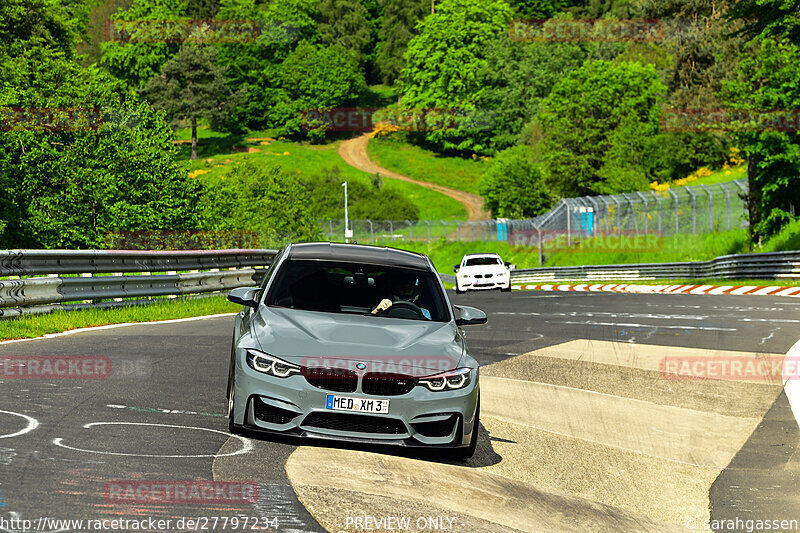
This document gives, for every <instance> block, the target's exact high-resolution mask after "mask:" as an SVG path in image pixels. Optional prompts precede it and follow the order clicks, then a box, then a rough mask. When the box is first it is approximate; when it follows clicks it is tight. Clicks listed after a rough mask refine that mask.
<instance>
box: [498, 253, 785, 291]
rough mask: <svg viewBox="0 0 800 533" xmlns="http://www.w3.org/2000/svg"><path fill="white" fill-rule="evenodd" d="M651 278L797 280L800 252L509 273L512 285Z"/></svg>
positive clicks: (542, 269) (540, 269)
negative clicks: (684, 261)
mask: <svg viewBox="0 0 800 533" xmlns="http://www.w3.org/2000/svg"><path fill="white" fill-rule="evenodd" d="M654 279H787V280H800V251H790V252H770V253H761V254H739V255H725V256H722V257H717V258H716V259H712V260H710V261H696V262H686V263H649V264H637V265H587V266H576V267H550V268H547V267H545V268H529V269H519V270H513V271H512V272H511V282H512V284H517V285H519V284H525V283H541V282H551V281H604V280H619V281H635V280H654Z"/></svg>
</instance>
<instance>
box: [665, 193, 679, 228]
mask: <svg viewBox="0 0 800 533" xmlns="http://www.w3.org/2000/svg"><path fill="white" fill-rule="evenodd" d="M667 192H669V194H670V195H671V196H672V202H673V204H674V207H675V235H677V234H678V233H680V229H679V226H678V195H677V194H675V191H673V190H672V189H667Z"/></svg>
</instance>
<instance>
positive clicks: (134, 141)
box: [0, 0, 197, 248]
mask: <svg viewBox="0 0 800 533" xmlns="http://www.w3.org/2000/svg"><path fill="white" fill-rule="evenodd" d="M65 5H66V4H62V3H61V2H58V1H49V0H45V1H36V2H33V1H28V0H21V1H17V0H13V1H12V2H4V3H2V4H0V40H2V46H0V80H3V82H2V89H0V109H2V110H4V112H3V116H4V118H5V119H7V120H9V126H10V128H9V129H7V130H6V131H0V212H1V213H2V217H1V218H2V219H3V222H4V224H0V225H4V226H5V227H4V229H3V231H2V232H1V233H0V246H2V247H7V248H11V247H26V248H42V247H44V248H50V247H63V248H76V247H77V248H83V247H98V246H101V245H103V243H104V242H105V236H106V234H107V233H108V232H112V231H126V230H134V229H189V228H193V227H195V222H196V220H195V215H194V211H193V206H194V205H195V203H196V201H197V188H196V186H195V185H194V184H193V183H192V182H190V181H189V180H188V179H187V176H186V169H185V168H184V167H183V166H182V165H180V164H178V163H177V162H176V161H175V148H174V146H173V144H172V139H173V133H172V131H171V129H170V128H169V126H168V125H167V124H166V122H165V121H164V119H163V116H162V115H161V114H159V113H157V112H155V111H153V110H152V109H150V108H149V107H148V106H147V105H146V104H145V103H144V102H142V101H141V100H140V99H139V98H138V97H137V96H136V95H135V94H134V93H132V92H130V90H129V89H128V88H127V87H126V86H125V84H124V83H122V82H120V81H118V80H115V79H113V78H111V77H110V76H108V75H107V74H105V73H104V72H102V71H100V70H99V69H97V68H96V67H88V68H85V67H82V66H81V65H79V64H78V63H77V61H76V57H75V55H74V47H75V41H76V40H77V36H78V35H79V34H80V29H81V27H83V24H84V22H83V21H84V20H85V18H84V15H83V14H82V13H81V12H80V10H78V11H71V10H70V9H66V8H65V7H64V6H65ZM75 7H76V8H77V7H79V6H77V5H76V6H75ZM6 8H9V11H8V12H6V11H4V10H5V9H6ZM5 23H9V24H11V26H10V28H9V27H6V26H4V24H5ZM8 108H12V109H16V110H17V112H19V114H15V115H9V114H7V113H6V111H8V110H9V109H8ZM37 109H38V110H41V109H49V110H51V111H52V113H51V114H49V115H47V116H44V115H42V116H40V117H39V118H38V119H37V118H34V117H35V115H34V114H32V113H31V111H32V110H37ZM4 129H5V128H4Z"/></svg>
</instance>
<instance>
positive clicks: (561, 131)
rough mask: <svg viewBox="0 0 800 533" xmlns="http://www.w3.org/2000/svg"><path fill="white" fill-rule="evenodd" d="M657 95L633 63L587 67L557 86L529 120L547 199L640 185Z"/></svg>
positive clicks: (657, 85)
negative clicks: (537, 131) (537, 130)
mask: <svg viewBox="0 0 800 533" xmlns="http://www.w3.org/2000/svg"><path fill="white" fill-rule="evenodd" d="M664 92H665V87H664V86H663V84H662V83H661V82H660V81H659V79H658V74H657V73H656V71H655V68H654V67H653V66H652V65H648V66H642V65H640V64H638V63H614V62H608V61H592V62H587V63H586V64H585V65H583V66H582V67H581V68H579V69H576V70H574V71H572V72H570V73H569V74H567V75H566V76H565V77H564V78H563V79H562V80H560V81H559V82H558V83H557V84H556V85H555V86H554V87H553V90H552V92H551V93H550V94H549V95H548V96H547V98H545V99H544V100H543V101H542V102H541V105H540V108H539V113H538V115H537V121H538V123H539V125H540V127H541V130H542V140H541V142H540V143H539V150H540V153H541V157H542V160H543V162H544V165H545V170H546V175H547V178H548V180H549V182H550V183H551V184H552V188H553V190H554V192H556V193H558V194H559V195H561V196H565V197H569V196H582V195H586V194H593V193H595V194H596V193H606V192H621V191H625V190H636V189H637V188H639V187H640V186H641V185H642V184H643V183H644V184H646V183H647V180H648V179H649V176H647V175H646V174H645V171H646V161H645V157H646V155H645V154H643V148H644V147H645V146H646V144H647V142H648V139H649V138H651V137H652V136H654V135H655V134H656V133H657V131H658V124H659V122H660V103H661V101H662V100H663V97H664ZM622 170H624V171H625V172H624V177H625V179H624V180H622V181H620V180H619V179H618V177H621V174H622V173H621V172H620V171H622Z"/></svg>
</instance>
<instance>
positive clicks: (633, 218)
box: [622, 194, 639, 232]
mask: <svg viewBox="0 0 800 533" xmlns="http://www.w3.org/2000/svg"><path fill="white" fill-rule="evenodd" d="M622 196H624V197H625V199H626V200H628V205H630V206H631V220H633V231H634V232H638V231H639V224H637V223H636V214H635V213H634V211H636V208H635V207H634V206H633V200H632V199H631V195H629V194H623V195H622Z"/></svg>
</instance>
